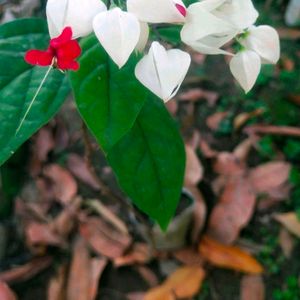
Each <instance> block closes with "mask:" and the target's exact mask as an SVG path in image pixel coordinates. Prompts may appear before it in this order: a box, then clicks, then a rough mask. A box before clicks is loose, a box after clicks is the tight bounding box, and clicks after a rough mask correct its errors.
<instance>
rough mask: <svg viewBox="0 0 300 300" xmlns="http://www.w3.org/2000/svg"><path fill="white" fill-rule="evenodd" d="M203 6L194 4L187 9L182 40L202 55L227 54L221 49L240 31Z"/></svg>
mask: <svg viewBox="0 0 300 300" xmlns="http://www.w3.org/2000/svg"><path fill="white" fill-rule="evenodd" d="M222 1H223V0H222ZM215 2H217V1H215ZM219 2H220V3H221V1H219ZM201 4H202V2H199V3H195V4H192V5H190V6H189V8H188V9H187V16H186V22H185V24H184V26H183V28H182V30H181V33H180V35H181V39H182V41H183V42H184V43H185V44H187V45H189V46H191V47H192V48H193V49H195V50H196V51H199V52H201V53H204V54H226V53H227V52H225V51H224V50H222V49H220V47H222V46H223V45H224V44H226V43H227V42H228V41H230V40H231V39H232V38H233V37H234V36H235V35H236V34H237V33H238V30H237V29H236V28H234V27H233V26H232V25H231V24H229V23H228V22H226V21H223V20H222V19H220V18H217V17H215V16H214V15H213V14H211V13H210V12H209V11H207V10H206V9H203V6H202V5H201Z"/></svg>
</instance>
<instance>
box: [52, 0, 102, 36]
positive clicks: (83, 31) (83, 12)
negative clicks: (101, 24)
mask: <svg viewBox="0 0 300 300" xmlns="http://www.w3.org/2000/svg"><path fill="white" fill-rule="evenodd" d="M103 11H106V6H105V5H104V3H103V2H102V1H100V0H48V2H47V6H46V14H47V22H48V27H49V33H50V36H51V38H54V37H57V36H59V35H60V34H61V33H62V31H63V29H64V28H65V27H67V26H70V27H71V28H72V32H73V38H79V37H83V36H86V35H89V34H90V33H91V32H92V31H93V19H94V17H95V16H96V15H97V14H98V13H100V12H103Z"/></svg>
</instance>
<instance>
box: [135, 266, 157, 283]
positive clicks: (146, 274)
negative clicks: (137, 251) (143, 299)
mask: <svg viewBox="0 0 300 300" xmlns="http://www.w3.org/2000/svg"><path fill="white" fill-rule="evenodd" d="M136 269H137V271H138V272H139V274H140V275H141V276H142V278H143V279H144V280H145V281H146V282H147V283H148V285H149V286H150V287H155V286H157V285H158V283H159V282H158V278H157V276H156V274H155V273H154V272H153V271H152V270H151V269H150V268H148V267H146V266H142V265H140V266H137V267H136Z"/></svg>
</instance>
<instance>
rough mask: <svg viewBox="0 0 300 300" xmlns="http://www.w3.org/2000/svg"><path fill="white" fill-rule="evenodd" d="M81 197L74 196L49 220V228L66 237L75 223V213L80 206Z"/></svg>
mask: <svg viewBox="0 0 300 300" xmlns="http://www.w3.org/2000/svg"><path fill="white" fill-rule="evenodd" d="M81 202H82V199H81V198H80V197H75V198H74V199H72V201H70V204H68V205H66V206H65V207H64V209H63V210H62V211H61V212H60V214H59V215H58V216H57V217H56V218H55V219H54V220H53V221H52V222H51V224H50V227H51V229H52V230H53V231H54V232H56V233H58V234H59V235H60V236H62V237H67V236H68V235H69V234H70V233H71V231H72V229H73V228H74V226H75V223H76V214H77V212H78V210H79V208H80V205H81Z"/></svg>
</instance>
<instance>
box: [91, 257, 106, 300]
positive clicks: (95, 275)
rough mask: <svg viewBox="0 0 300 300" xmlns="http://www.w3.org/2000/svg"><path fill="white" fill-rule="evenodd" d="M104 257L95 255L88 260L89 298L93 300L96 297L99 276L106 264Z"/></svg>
mask: <svg viewBox="0 0 300 300" xmlns="http://www.w3.org/2000/svg"><path fill="white" fill-rule="evenodd" d="M107 263H108V261H107V259H106V258H103V257H101V258H99V257H95V258H92V259H91V262H90V284H89V300H95V299H96V297H97V292H98V286H99V280H100V277H101V275H102V273H103V271H104V269H105V267H106V265H107Z"/></svg>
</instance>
